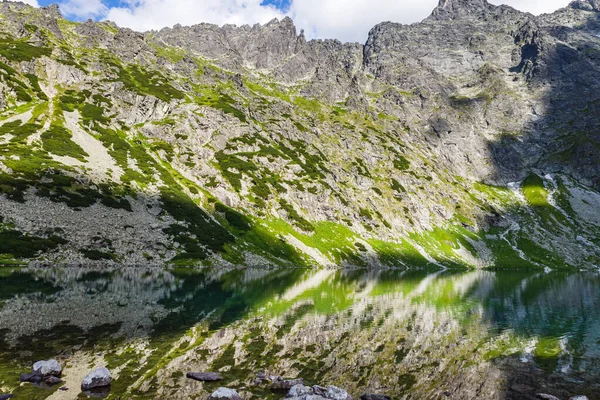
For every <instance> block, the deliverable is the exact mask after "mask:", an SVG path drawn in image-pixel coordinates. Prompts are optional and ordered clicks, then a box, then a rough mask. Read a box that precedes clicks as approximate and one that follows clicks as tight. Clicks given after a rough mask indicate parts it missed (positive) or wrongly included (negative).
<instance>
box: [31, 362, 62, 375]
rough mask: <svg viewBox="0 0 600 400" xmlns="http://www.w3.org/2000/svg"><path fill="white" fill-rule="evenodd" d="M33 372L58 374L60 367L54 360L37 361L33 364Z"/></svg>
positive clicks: (60, 372) (59, 373)
mask: <svg viewBox="0 0 600 400" xmlns="http://www.w3.org/2000/svg"><path fill="white" fill-rule="evenodd" d="M33 373H34V374H37V375H41V376H48V375H52V376H60V375H61V374H62V367H61V366H60V364H59V362H58V361H56V360H46V361H38V362H36V363H35V364H33Z"/></svg>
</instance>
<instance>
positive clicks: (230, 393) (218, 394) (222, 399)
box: [207, 387, 242, 400]
mask: <svg viewBox="0 0 600 400" xmlns="http://www.w3.org/2000/svg"><path fill="white" fill-rule="evenodd" d="M207 400H242V397H241V396H240V395H239V394H238V393H237V392H236V391H235V390H233V389H229V388H224V387H221V388H218V389H217V390H215V391H214V392H213V393H212V394H211V395H210V396H208V398H207Z"/></svg>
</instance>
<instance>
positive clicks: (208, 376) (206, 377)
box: [186, 372, 223, 382]
mask: <svg viewBox="0 0 600 400" xmlns="http://www.w3.org/2000/svg"><path fill="white" fill-rule="evenodd" d="M186 376H187V377H188V378H189V379H193V380H195V381H200V382H217V381H221V380H223V376H221V374H219V373H217V372H188V373H187V374H186Z"/></svg>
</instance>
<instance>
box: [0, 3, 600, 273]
mask: <svg viewBox="0 0 600 400" xmlns="http://www.w3.org/2000/svg"><path fill="white" fill-rule="evenodd" d="M599 12H600V3H599V2H598V0H578V1H575V2H573V3H571V4H570V5H568V6H567V7H565V8H562V9H560V10H558V11H556V12H555V13H553V14H543V15H540V16H533V15H531V14H528V13H523V12H520V11H518V10H515V9H513V8H511V7H508V6H496V5H491V4H489V3H488V2H487V1H486V0H441V1H440V4H439V6H438V7H437V8H436V9H435V10H434V11H433V12H432V14H431V16H430V17H428V18H426V19H425V20H424V21H423V22H421V23H416V24H412V25H402V24H397V23H391V22H383V23H381V24H379V25H377V26H375V27H374V28H373V29H372V30H371V31H370V33H369V36H368V38H366V42H365V44H364V45H361V44H359V43H340V42H339V41H336V40H310V41H308V40H306V38H305V36H304V34H303V32H298V31H297V29H296V28H295V26H294V23H293V21H292V20H291V19H289V18H285V19H283V20H281V21H278V20H273V21H271V22H269V23H267V24H265V25H258V24H257V25H254V26H241V27H238V26H233V25H225V26H222V27H219V26H216V25H210V24H206V23H200V24H198V25H195V26H189V27H183V26H174V27H172V28H164V29H162V30H160V31H158V32H157V31H150V32H145V33H139V32H134V31H132V30H130V29H125V28H120V27H118V26H116V25H115V24H113V23H111V22H93V21H88V22H84V23H75V22H71V21H68V20H66V19H65V18H63V16H62V15H61V13H60V10H59V8H58V6H49V7H42V8H33V7H30V6H28V5H25V4H23V3H18V2H7V1H5V2H2V3H0V15H1V18H0V76H1V78H0V120H1V122H0V124H1V125H0V193H1V197H0V226H1V230H0V254H2V256H1V260H0V261H1V262H2V263H3V264H13V263H17V264H21V263H28V264H34V265H47V264H53V265H88V264H100V265H110V264H112V265H124V264H127V265H139V264H144V265H168V264H175V265H213V266H237V265H245V266H271V265H279V266H292V265H293V266H325V267H336V266H391V267H403V266H405V267H424V266H428V265H436V266H442V267H473V268H487V267H495V268H532V269H547V268H551V269H552V268H578V269H580V268H587V269H594V268H597V265H599V264H600V247H599V244H600V235H599V233H600V214H599V213H598V209H599V207H600V194H599V191H600V163H599V162H598V160H599V159H600V14H599Z"/></svg>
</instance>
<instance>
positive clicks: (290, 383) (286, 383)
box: [271, 378, 304, 392]
mask: <svg viewBox="0 0 600 400" xmlns="http://www.w3.org/2000/svg"><path fill="white" fill-rule="evenodd" d="M296 385H304V379H302V378H300V379H281V378H279V379H278V380H276V381H275V382H273V383H272V384H271V390H273V391H285V392H287V391H289V390H290V389H291V388H293V387H294V386H296Z"/></svg>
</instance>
